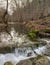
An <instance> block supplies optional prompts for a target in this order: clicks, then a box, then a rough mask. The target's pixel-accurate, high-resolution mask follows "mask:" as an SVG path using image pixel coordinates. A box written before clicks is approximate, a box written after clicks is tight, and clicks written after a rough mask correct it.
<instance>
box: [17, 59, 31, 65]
mask: <svg viewBox="0 0 50 65" xmlns="http://www.w3.org/2000/svg"><path fill="white" fill-rule="evenodd" d="M16 65H32V62H31V61H30V60H23V61H20V62H19V63H18V64H16Z"/></svg>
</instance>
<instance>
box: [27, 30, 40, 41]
mask: <svg viewBox="0 0 50 65" xmlns="http://www.w3.org/2000/svg"><path fill="white" fill-rule="evenodd" d="M38 34H39V31H38V30H30V31H29V32H28V37H29V38H30V40H35V39H36V38H37V37H38Z"/></svg>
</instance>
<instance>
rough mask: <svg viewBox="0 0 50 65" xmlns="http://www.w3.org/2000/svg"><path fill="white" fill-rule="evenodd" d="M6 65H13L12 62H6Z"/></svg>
mask: <svg viewBox="0 0 50 65" xmlns="http://www.w3.org/2000/svg"><path fill="white" fill-rule="evenodd" d="M4 65H13V64H12V63H11V62H5V63H4Z"/></svg>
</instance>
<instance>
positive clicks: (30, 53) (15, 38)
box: [0, 28, 50, 65]
mask: <svg viewBox="0 0 50 65" xmlns="http://www.w3.org/2000/svg"><path fill="white" fill-rule="evenodd" d="M10 34H11V35H12V39H11V36H10V35H8V34H6V33H2V34H1V35H0V39H1V42H2V43H4V42H6V44H12V43H14V44H15V43H17V42H18V44H22V43H23V42H25V41H26V40H28V41H29V42H31V41H30V40H29V39H27V38H26V35H19V34H18V33H16V31H15V30H14V29H13V28H12V29H11V32H10ZM41 40H42V39H41ZM28 41H27V43H29V42H28ZM44 41H45V40H44ZM10 42H11V43H10ZM46 42H47V43H48V40H46ZM49 42H50V41H49ZM45 49H46V46H41V47H40V46H39V47H38V48H34V46H32V47H23V48H15V50H14V52H13V53H7V54H0V65H4V63H5V62H7V61H11V62H12V63H13V64H14V65H16V64H17V63H18V62H20V61H21V60H25V59H29V58H31V57H32V58H33V57H36V56H37V55H44V52H45ZM35 52H36V53H35ZM36 54H37V55H36ZM47 58H48V59H50V57H48V56H47Z"/></svg>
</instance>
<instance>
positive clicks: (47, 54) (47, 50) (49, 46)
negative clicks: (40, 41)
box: [44, 43, 50, 56]
mask: <svg viewBox="0 0 50 65" xmlns="http://www.w3.org/2000/svg"><path fill="white" fill-rule="evenodd" d="M44 54H45V55H46V56H50V43H49V44H48V45H47V46H46V49H45V52H44Z"/></svg>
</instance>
